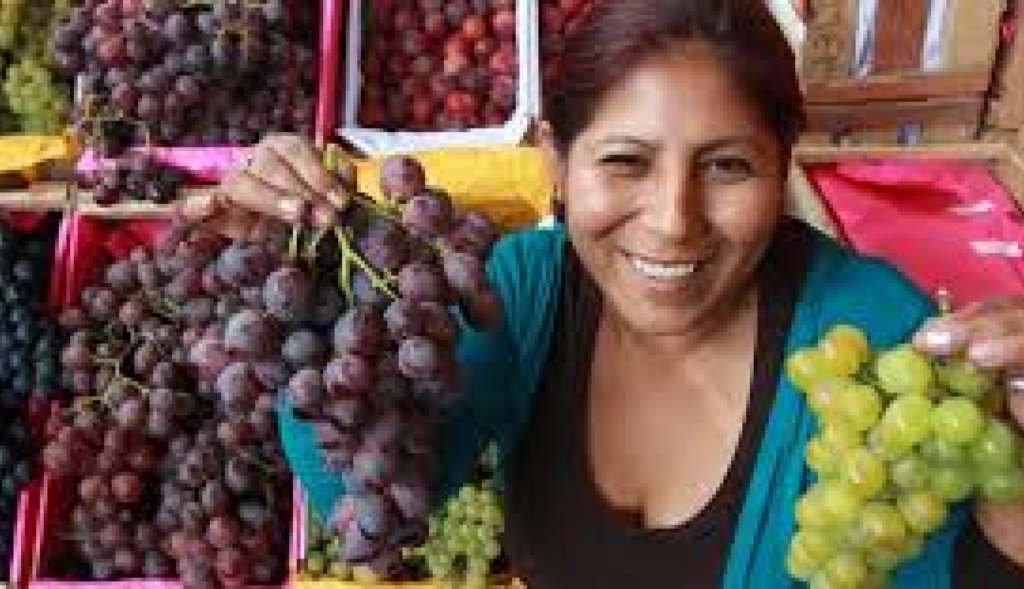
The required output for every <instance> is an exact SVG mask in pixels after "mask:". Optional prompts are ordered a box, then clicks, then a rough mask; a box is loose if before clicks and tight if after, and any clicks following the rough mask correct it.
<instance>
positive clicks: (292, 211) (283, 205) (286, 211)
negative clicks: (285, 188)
mask: <svg viewBox="0 0 1024 589" xmlns="http://www.w3.org/2000/svg"><path fill="white" fill-rule="evenodd" d="M304 205H305V202H304V201H302V200H299V199H297V198H282V199H281V200H279V201H277V211H278V214H279V215H280V216H281V218H282V219H284V220H286V221H288V222H290V223H296V222H299V221H301V220H302V217H303V209H304V208H305V207H304Z"/></svg>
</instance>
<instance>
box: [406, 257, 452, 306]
mask: <svg viewBox="0 0 1024 589" xmlns="http://www.w3.org/2000/svg"><path fill="white" fill-rule="evenodd" d="M446 286H447V285H446V284H445V279H444V276H443V274H442V273H441V269H440V268H438V267H437V266H435V265H433V264H428V263H426V262H412V263H410V264H407V265H406V266H405V267H403V268H402V271H401V272H399V274H398V290H399V292H400V293H401V295H402V297H404V298H406V299H410V300H414V301H445V300H447V295H448V293H447V288H446Z"/></svg>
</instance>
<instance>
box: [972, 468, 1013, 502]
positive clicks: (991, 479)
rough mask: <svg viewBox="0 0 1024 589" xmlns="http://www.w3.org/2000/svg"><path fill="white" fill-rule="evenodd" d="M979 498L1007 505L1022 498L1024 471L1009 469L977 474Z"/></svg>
mask: <svg viewBox="0 0 1024 589" xmlns="http://www.w3.org/2000/svg"><path fill="white" fill-rule="evenodd" d="M978 486H979V488H980V490H981V496H982V497H984V498H985V499H987V500H988V501H997V502H1000V503H1009V502H1013V501H1020V500H1021V499H1022V498H1024V471H1022V470H1021V469H1020V468H1016V467H1010V468H1005V469H1000V470H992V471H985V472H981V473H979V474H978Z"/></svg>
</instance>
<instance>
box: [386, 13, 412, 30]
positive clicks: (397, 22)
mask: <svg viewBox="0 0 1024 589" xmlns="http://www.w3.org/2000/svg"><path fill="white" fill-rule="evenodd" d="M391 22H392V24H394V26H395V31H396V32H398V33H404V32H407V31H411V30H413V29H415V28H416V13H414V12H413V11H412V10H409V9H408V8H402V9H399V10H398V11H396V12H395V13H394V15H393V16H391Z"/></svg>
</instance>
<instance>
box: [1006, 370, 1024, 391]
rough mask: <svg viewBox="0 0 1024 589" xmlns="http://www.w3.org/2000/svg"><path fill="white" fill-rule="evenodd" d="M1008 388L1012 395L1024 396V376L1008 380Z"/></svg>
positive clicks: (1012, 377) (1019, 375)
mask: <svg viewBox="0 0 1024 589" xmlns="http://www.w3.org/2000/svg"><path fill="white" fill-rule="evenodd" d="M1006 388H1007V390H1009V391H1010V392H1011V393H1019V394H1024V375H1022V374H1017V375H1014V376H1011V377H1009V378H1007V379H1006Z"/></svg>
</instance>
